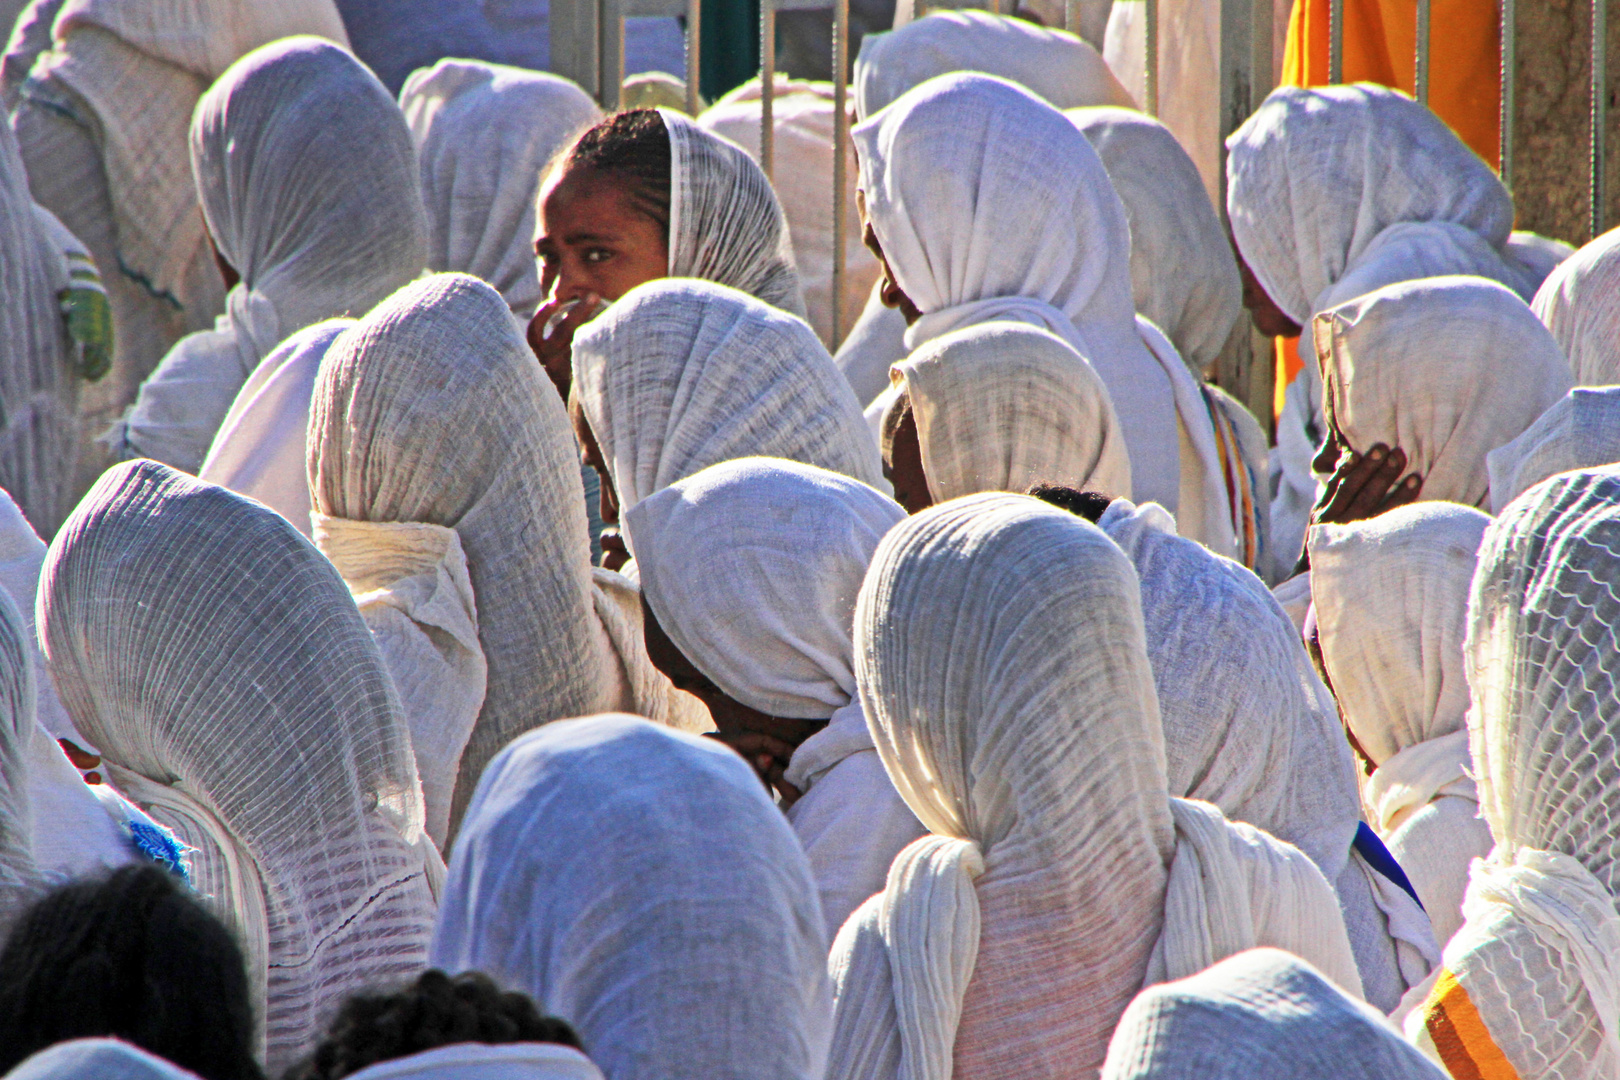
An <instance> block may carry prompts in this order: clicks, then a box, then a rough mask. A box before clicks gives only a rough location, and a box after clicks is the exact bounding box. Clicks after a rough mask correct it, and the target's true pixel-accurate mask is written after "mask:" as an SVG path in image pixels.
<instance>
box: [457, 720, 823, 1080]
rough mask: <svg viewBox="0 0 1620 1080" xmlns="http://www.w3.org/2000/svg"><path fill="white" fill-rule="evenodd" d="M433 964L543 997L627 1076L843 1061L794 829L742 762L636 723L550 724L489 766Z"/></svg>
mask: <svg viewBox="0 0 1620 1080" xmlns="http://www.w3.org/2000/svg"><path fill="white" fill-rule="evenodd" d="M627 777H633V778H634V783H626V778H627ZM432 963H433V965H434V966H435V967H441V968H444V969H445V970H447V971H463V970H468V969H474V970H478V971H483V972H486V973H487V974H489V975H490V976H491V977H492V978H494V979H495V980H496V981H497V982H500V983H502V984H503V985H505V986H508V987H510V988H513V989H517V990H521V991H522V992H524V993H526V994H528V995H530V996H531V997H533V998H534V1000H535V1003H536V1004H537V1005H538V1006H539V1008H540V1011H541V1012H542V1013H546V1014H548V1015H552V1016H558V1017H561V1018H562V1019H564V1020H567V1021H568V1022H569V1023H570V1024H572V1025H573V1026H574V1028H575V1030H577V1031H578V1032H579V1035H580V1040H581V1041H582V1042H583V1043H584V1044H585V1045H586V1046H587V1047H588V1048H589V1049H590V1053H591V1057H592V1059H593V1060H594V1061H595V1062H596V1063H597V1064H598V1065H599V1066H600V1067H601V1069H602V1072H603V1074H605V1075H606V1076H607V1077H608V1078H609V1080H643V1078H665V1077H668V1078H675V1077H737V1078H751V1077H757V1078H759V1080H784V1078H785V1080H795V1078H798V1080H813V1078H817V1077H820V1076H821V1075H822V1069H823V1067H824V1064H825V1061H826V1055H827V1037H828V1034H827V1033H828V1027H829V1023H828V1019H829V1018H828V1013H829V1001H828V990H827V974H826V967H825V963H826V938H825V936H824V934H823V932H822V927H821V912H820V911H819V910H818V909H817V906H816V902H815V885H814V883H813V882H812V881H811V878H810V868H809V866H808V865H807V864H806V862H805V858H804V853H803V852H802V851H800V850H799V845H798V841H796V840H795V839H794V838H793V832H792V830H791V829H790V828H789V827H788V824H787V822H786V821H785V820H784V819H783V817H782V815H781V813H780V812H778V811H777V810H776V808H775V807H774V806H772V805H771V802H770V800H769V799H767V798H766V796H765V791H764V788H763V787H761V785H760V782H759V780H758V778H757V777H755V776H754V774H753V771H752V770H751V769H749V767H748V766H747V765H745V764H744V763H743V761H742V759H741V758H739V757H738V756H737V755H736V754H735V753H733V752H732V751H731V750H729V749H728V748H726V747H724V746H721V745H720V744H719V743H716V742H714V741H712V740H709V739H700V738H697V737H695V736H691V735H684V734H681V733H679V732H673V731H669V730H667V729H661V728H659V727H656V726H654V725H652V724H649V723H648V722H646V721H645V720H640V719H636V718H634V717H628V716H598V717H590V718H587V719H584V720H570V721H564V722H561V723H557V724H552V725H549V726H547V727H546V728H544V729H542V730H540V731H535V732H530V733H529V734H527V735H524V736H522V737H521V738H519V739H518V740H516V741H515V742H513V743H512V744H511V745H510V746H508V747H507V748H506V749H505V750H503V751H502V752H501V753H500V754H499V755H498V756H497V757H496V758H495V760H494V761H492V762H491V763H490V766H489V769H488V771H487V772H486V773H485V775H484V779H483V781H482V782H481V783H480V784H479V787H478V795H477V797H476V798H475V799H474V800H473V805H472V807H471V808H470V809H469V810H468V812H467V820H466V824H465V826H464V828H463V829H462V834H461V839H460V841H459V842H458V844H457V847H456V854H455V859H454V861H453V862H452V863H451V869H450V878H449V884H448V887H447V889H446V892H445V898H444V906H443V910H442V911H441V913H440V917H439V923H438V927H437V930H436V932H435V936H434V941H433V954H432Z"/></svg>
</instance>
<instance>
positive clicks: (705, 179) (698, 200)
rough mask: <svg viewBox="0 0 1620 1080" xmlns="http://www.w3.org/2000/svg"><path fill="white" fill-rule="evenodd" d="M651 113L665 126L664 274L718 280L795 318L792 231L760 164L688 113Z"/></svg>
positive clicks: (797, 300)
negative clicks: (666, 264) (666, 263)
mask: <svg viewBox="0 0 1620 1080" xmlns="http://www.w3.org/2000/svg"><path fill="white" fill-rule="evenodd" d="M658 115H659V116H661V117H663V120H664V130H665V131H666V132H668V133H669V154H670V166H669V169H670V176H669V276H670V277H675V278H702V279H703V280H705V281H717V282H719V283H720V284H722V285H729V286H731V287H732V288H733V289H738V290H741V291H742V292H745V293H747V294H748V295H750V296H754V297H758V298H759V299H761V300H763V301H765V303H767V304H770V305H771V306H772V307H775V308H780V309H781V310H783V311H786V312H789V313H791V314H793V315H798V316H800V317H801V318H802V317H803V316H804V293H803V291H802V290H801V289H800V287H799V272H798V270H797V268H796V267H795V266H794V263H793V238H792V237H791V236H790V235H789V233H788V224H787V218H786V217H785V216H784V215H783V213H782V206H781V204H780V203H778V202H777V200H776V191H775V190H774V189H773V188H772V187H771V182H770V181H769V180H767V179H766V178H765V174H764V172H762V171H761V170H760V167H759V166H758V165H757V164H755V163H754V159H753V158H751V157H749V156H748V152H747V151H746V150H744V149H743V148H742V147H740V146H738V145H737V144H736V143H734V142H731V141H730V140H728V139H723V138H721V137H720V136H719V135H716V134H714V133H713V132H710V131H705V130H704V129H703V128H701V127H699V126H698V125H697V122H696V121H694V120H692V119H691V118H690V117H688V116H685V115H683V114H682V113H679V112H677V111H675V110H674V109H659V110H658Z"/></svg>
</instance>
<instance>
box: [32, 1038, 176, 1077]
mask: <svg viewBox="0 0 1620 1080" xmlns="http://www.w3.org/2000/svg"><path fill="white" fill-rule="evenodd" d="M6 1080H197V1077H196V1076H195V1075H194V1074H192V1073H189V1072H187V1071H186V1070H185V1069H182V1068H181V1067H180V1066H178V1065H175V1064H174V1063H172V1062H168V1061H165V1060H163V1059H162V1058H160V1057H158V1056H157V1055H156V1054H149V1053H147V1052H146V1051H145V1050H142V1049H141V1048H140V1047H138V1046H132V1045H130V1044H129V1043H127V1042H123V1041H121V1040H119V1039H69V1040H68V1041H67V1042H59V1043H57V1044H56V1045H54V1046H48V1047H46V1048H45V1049H44V1050H41V1051H40V1052H39V1053H37V1054H34V1055H33V1056H31V1057H29V1058H28V1059H27V1060H25V1061H23V1062H22V1063H21V1064H20V1065H18V1066H17V1067H16V1068H14V1069H12V1070H11V1071H10V1072H8V1073H6Z"/></svg>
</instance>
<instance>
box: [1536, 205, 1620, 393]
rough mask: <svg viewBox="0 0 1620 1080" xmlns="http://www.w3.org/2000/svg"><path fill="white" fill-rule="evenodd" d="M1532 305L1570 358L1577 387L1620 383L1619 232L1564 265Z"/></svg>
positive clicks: (1550, 276) (1600, 239)
mask: <svg viewBox="0 0 1620 1080" xmlns="http://www.w3.org/2000/svg"><path fill="white" fill-rule="evenodd" d="M1531 306H1532V307H1534V308H1535V311H1536V315H1538V316H1539V317H1540V318H1541V321H1542V322H1544V323H1546V324H1547V329H1549V330H1551V331H1552V334H1553V337H1555V338H1557V339H1558V344H1559V345H1560V346H1562V347H1563V350H1564V354H1565V355H1566V356H1568V357H1569V366H1570V370H1571V371H1572V372H1573V373H1574V375H1575V385H1576V386H1610V385H1613V384H1614V383H1620V229H1610V230H1609V231H1608V232H1606V233H1604V234H1603V235H1602V236H1599V237H1598V238H1597V239H1595V240H1593V241H1592V242H1591V243H1589V244H1587V245H1586V246H1585V247H1583V248H1581V249H1580V250H1579V251H1577V252H1576V253H1575V254H1573V255H1571V256H1570V257H1569V258H1568V259H1565V260H1564V261H1563V262H1562V263H1561V264H1559V266H1558V269H1556V270H1554V271H1553V272H1552V273H1551V274H1548V275H1547V279H1546V280H1545V281H1543V282H1542V283H1541V289H1540V291H1538V292H1537V293H1536V298H1535V301H1534V302H1533V303H1532V304H1531Z"/></svg>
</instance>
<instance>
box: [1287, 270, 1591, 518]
mask: <svg viewBox="0 0 1620 1080" xmlns="http://www.w3.org/2000/svg"><path fill="white" fill-rule="evenodd" d="M1312 329H1313V331H1314V333H1315V336H1316V352H1317V355H1318V356H1319V357H1321V358H1322V376H1323V382H1324V412H1325V413H1326V415H1327V416H1328V417H1329V419H1330V422H1331V423H1332V424H1333V425H1334V426H1335V427H1336V428H1337V429H1338V431H1339V433H1340V434H1341V435H1342V436H1343V437H1344V441H1345V442H1346V443H1347V444H1348V445H1349V447H1350V448H1351V449H1352V450H1355V451H1358V452H1360V453H1366V452H1367V450H1368V449H1370V448H1371V447H1372V446H1373V444H1374V443H1383V444H1385V445H1386V446H1391V447H1396V446H1398V447H1400V448H1401V449H1402V450H1404V451H1405V452H1406V469H1407V471H1408V472H1411V473H1417V474H1418V475H1419V476H1421V477H1423V490H1422V492H1421V493H1420V495H1419V497H1420V498H1422V499H1427V500H1441V501H1448V502H1458V503H1462V504H1463V505H1464V506H1483V505H1485V501H1486V498H1487V496H1488V495H1489V493H1490V479H1489V475H1488V473H1487V472H1486V468H1485V455H1486V454H1488V453H1489V452H1490V451H1492V450H1495V449H1496V448H1497V447H1498V446H1501V445H1503V444H1504V443H1506V442H1508V441H1509V440H1511V439H1513V438H1515V437H1517V436H1518V435H1519V434H1520V433H1522V432H1523V431H1524V430H1525V429H1526V428H1528V427H1529V426H1530V425H1531V424H1532V423H1534V422H1535V420H1536V418H1537V417H1539V416H1540V415H1541V414H1542V413H1543V412H1545V411H1546V410H1547V409H1548V408H1550V407H1551V406H1552V405H1553V403H1555V402H1556V401H1558V399H1559V398H1561V397H1563V396H1564V394H1565V393H1567V392H1568V390H1569V368H1568V366H1567V365H1566V364H1565V363H1564V356H1563V353H1562V352H1561V351H1560V350H1559V348H1558V343H1557V342H1556V341H1554V340H1553V337H1552V335H1551V334H1550V333H1548V332H1547V328H1546V327H1544V326H1542V325H1541V323H1540V322H1538V321H1537V320H1536V318H1535V316H1534V315H1533V314H1532V313H1531V311H1530V309H1529V308H1528V307H1526V306H1525V304H1524V302H1523V301H1522V300H1520V299H1519V298H1518V297H1516V296H1514V295H1513V293H1512V292H1510V291H1509V290H1508V289H1505V288H1503V287H1502V286H1501V285H1498V284H1496V283H1495V282H1491V281H1485V280H1483V279H1481V278H1475V277H1462V276H1454V277H1439V278H1425V279H1422V280H1418V281H1408V282H1402V283H1400V284H1396V285H1389V286H1386V287H1384V288H1381V289H1378V290H1376V291H1374V292H1371V293H1368V294H1366V295H1365V296H1363V297H1361V298H1360V299H1358V300H1352V301H1350V302H1349V303H1345V304H1341V305H1339V306H1338V307H1335V308H1333V309H1331V310H1329V311H1326V312H1324V313H1322V314H1321V315H1319V316H1318V317H1317V318H1316V320H1315V323H1314V325H1313V327H1312Z"/></svg>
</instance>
